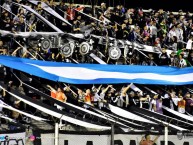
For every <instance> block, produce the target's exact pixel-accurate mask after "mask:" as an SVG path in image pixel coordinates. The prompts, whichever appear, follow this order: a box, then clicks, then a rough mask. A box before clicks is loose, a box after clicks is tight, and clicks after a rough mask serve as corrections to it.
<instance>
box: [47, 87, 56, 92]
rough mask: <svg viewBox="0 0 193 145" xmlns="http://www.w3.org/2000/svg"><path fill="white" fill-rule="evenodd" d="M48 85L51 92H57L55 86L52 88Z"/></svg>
mask: <svg viewBox="0 0 193 145" xmlns="http://www.w3.org/2000/svg"><path fill="white" fill-rule="evenodd" d="M47 87H48V88H49V89H50V91H51V92H57V91H56V90H55V89H54V88H52V87H51V86H50V85H47Z"/></svg>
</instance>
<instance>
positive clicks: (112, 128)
mask: <svg viewBox="0 0 193 145" xmlns="http://www.w3.org/2000/svg"><path fill="white" fill-rule="evenodd" d="M114 136H115V125H114V123H111V145H114V143H115V142H114Z"/></svg>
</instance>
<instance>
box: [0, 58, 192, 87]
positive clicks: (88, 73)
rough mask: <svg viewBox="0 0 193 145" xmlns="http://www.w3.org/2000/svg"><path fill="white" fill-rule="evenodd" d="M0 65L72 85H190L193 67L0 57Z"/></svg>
mask: <svg viewBox="0 0 193 145" xmlns="http://www.w3.org/2000/svg"><path fill="white" fill-rule="evenodd" d="M0 63H1V64H3V65H5V66H7V67H11V68H13V69H17V70H20V71H24V72H26V73H29V74H32V75H35V76H39V77H42V78H46V79H49V80H53V81H60V82H66V83H72V84H115V83H130V82H133V83H138V84H163V85H183V84H193V68H192V67H191V68H183V69H179V68H175V67H159V66H134V65H131V66H128V65H100V64H72V63H59V62H48V61H39V60H30V59H23V58H17V57H9V56H0Z"/></svg>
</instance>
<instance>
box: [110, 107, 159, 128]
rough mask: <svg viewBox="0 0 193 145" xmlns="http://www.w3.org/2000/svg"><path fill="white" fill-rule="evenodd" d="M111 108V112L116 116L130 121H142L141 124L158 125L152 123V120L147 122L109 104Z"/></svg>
mask: <svg viewBox="0 0 193 145" xmlns="http://www.w3.org/2000/svg"><path fill="white" fill-rule="evenodd" d="M109 108H110V110H111V112H113V113H115V114H116V115H119V116H121V117H124V118H128V119H131V120H136V121H140V122H146V123H151V124H156V123H155V122H152V121H150V120H147V119H145V118H143V117H140V116H138V115H135V114H133V113H131V112H129V111H126V110H123V109H121V108H119V107H115V106H113V105H110V104H109Z"/></svg>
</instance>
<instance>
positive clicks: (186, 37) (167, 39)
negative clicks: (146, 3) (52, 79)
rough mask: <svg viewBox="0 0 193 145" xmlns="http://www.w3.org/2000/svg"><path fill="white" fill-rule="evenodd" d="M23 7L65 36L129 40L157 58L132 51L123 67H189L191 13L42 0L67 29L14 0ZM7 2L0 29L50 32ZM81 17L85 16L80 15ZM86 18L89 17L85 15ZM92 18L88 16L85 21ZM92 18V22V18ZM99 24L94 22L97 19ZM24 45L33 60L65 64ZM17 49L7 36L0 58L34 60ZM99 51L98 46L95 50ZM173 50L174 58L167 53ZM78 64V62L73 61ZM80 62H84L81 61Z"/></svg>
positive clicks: (1, 43)
mask: <svg viewBox="0 0 193 145" xmlns="http://www.w3.org/2000/svg"><path fill="white" fill-rule="evenodd" d="M13 2H18V3H20V4H23V5H28V6H30V7H32V8H33V9H34V10H35V11H37V12H38V13H39V14H40V15H41V16H43V17H44V18H46V19H47V20H49V21H50V22H51V23H53V24H54V25H56V26H57V27H58V28H60V29H61V30H62V31H64V32H70V33H74V34H76V33H82V34H84V33H85V32H88V33H89V34H95V35H98V36H105V37H106V36H108V37H113V38H116V39H120V40H128V41H130V42H137V43H139V44H146V45H150V46H155V47H157V48H159V49H160V51H161V53H159V54H157V53H152V52H151V53H148V52H146V53H145V54H146V57H145V56H144V55H141V53H139V52H137V51H135V52H133V53H132V54H131V55H129V56H128V58H127V60H129V61H127V63H126V64H138V65H169V66H177V67H187V66H192V64H193V52H192V38H193V36H192V31H193V24H192V14H190V13H189V12H186V13H184V12H183V11H182V10H179V12H178V13H177V14H176V13H172V12H166V11H163V9H160V10H150V11H149V12H143V10H142V8H135V9H133V8H125V7H124V6H123V5H118V6H116V7H115V8H111V7H106V4H105V3H102V4H101V6H100V7H95V8H94V12H93V10H92V9H91V8H88V7H84V6H81V5H77V6H76V5H75V4H69V5H66V4H65V3H64V2H60V3H59V4H58V5H56V4H55V3H54V2H53V1H47V0H44V2H45V3H47V4H48V5H49V6H50V7H51V8H52V9H53V10H55V11H56V12H57V13H58V14H60V15H61V16H62V17H63V18H65V19H66V20H68V21H69V22H70V23H71V24H72V27H70V26H69V25H68V24H66V23H64V22H62V21H60V20H59V19H57V18H54V17H53V16H51V15H50V14H49V13H47V12H46V11H44V10H43V9H42V6H41V3H40V2H39V3H38V5H37V6H36V5H33V4H32V3H29V2H27V1H20V0H16V1H13ZM13 2H12V1H11V0H6V1H5V2H4V3H3V5H2V8H1V18H0V29H1V30H7V31H11V32H13V33H17V32H32V31H37V32H45V31H46V32H50V31H52V28H50V27H48V26H47V25H46V24H45V23H43V22H42V21H41V20H40V19H39V18H37V17H36V16H35V15H34V14H33V13H30V12H29V11H27V10H26V9H24V8H23V7H21V6H17V5H15V3H13ZM81 12H84V14H83V13H81ZM85 14H87V15H85ZM89 16H90V17H89ZM91 16H93V18H94V19H93V18H91ZM96 19H97V20H96ZM17 40H18V42H20V44H21V45H22V46H25V47H27V49H28V50H29V51H30V53H31V54H33V56H35V57H37V58H39V59H40V57H39V55H38V54H42V56H41V57H42V58H43V59H45V60H51V61H68V59H66V58H65V56H64V55H63V54H62V53H61V52H60V51H57V49H55V48H54V49H50V50H47V51H41V50H40V48H35V50H34V49H33V50H32V48H31V46H28V44H27V43H28V41H26V40H23V39H22V40H21V39H20V38H18V39H17ZM21 45H18V44H17V43H16V42H15V41H13V38H10V37H5V38H3V37H2V38H1V41H0V53H1V54H8V55H11V54H12V55H16V56H18V55H19V56H21V57H28V58H29V57H32V56H30V55H29V54H28V53H27V52H26V51H24V52H23V53H22V55H20V54H18V53H19V51H18V50H19V49H20V48H21ZM94 47H97V44H96V46H94ZM167 50H172V53H166V52H167ZM76 59H78V58H77V57H76ZM83 62H84V61H83Z"/></svg>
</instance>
